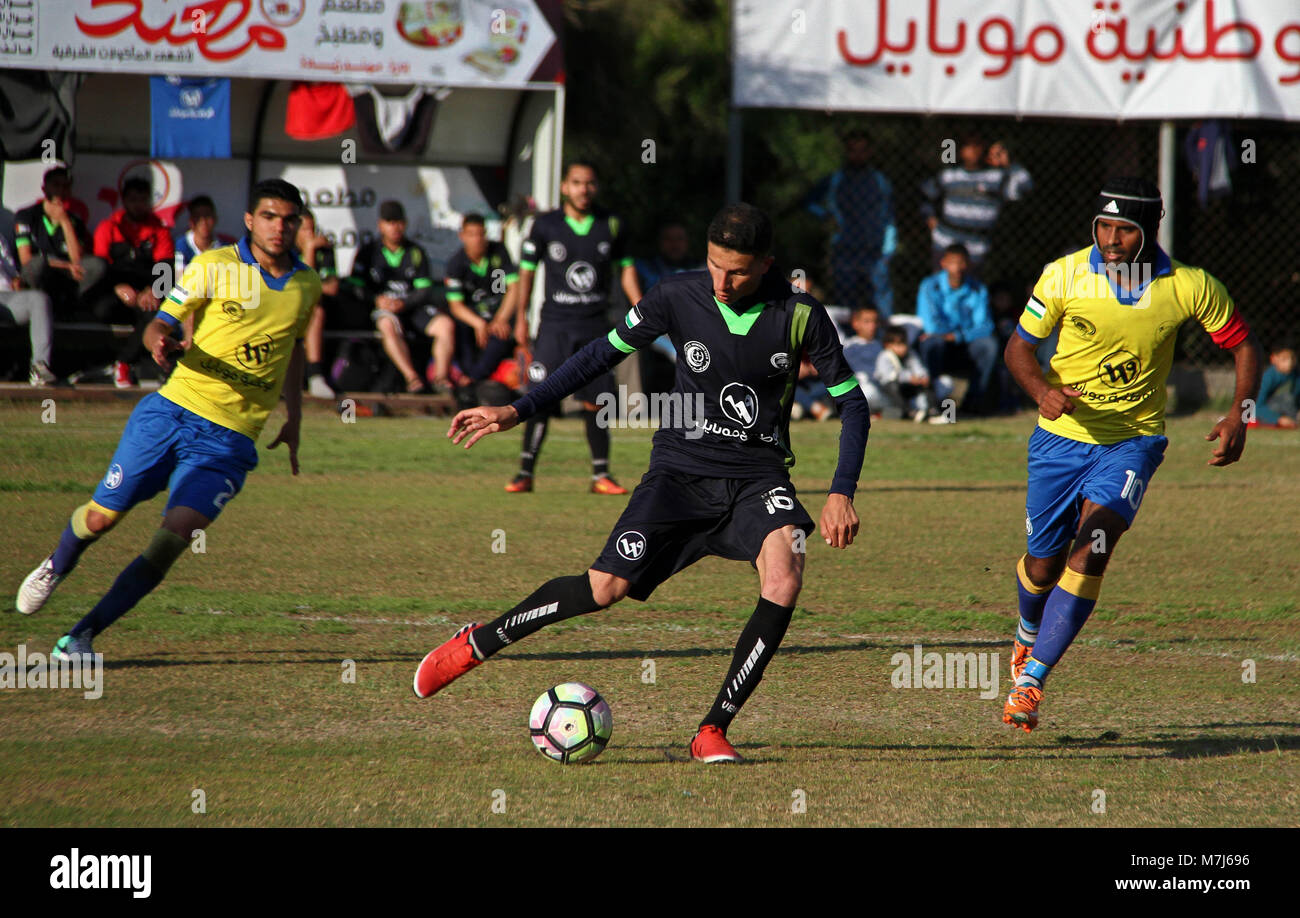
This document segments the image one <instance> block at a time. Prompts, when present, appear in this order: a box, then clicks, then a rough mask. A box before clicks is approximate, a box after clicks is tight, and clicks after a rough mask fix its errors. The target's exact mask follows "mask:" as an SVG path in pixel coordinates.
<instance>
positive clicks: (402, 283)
mask: <svg viewBox="0 0 1300 918" xmlns="http://www.w3.org/2000/svg"><path fill="white" fill-rule="evenodd" d="M348 283H350V284H352V285H354V286H355V287H357V288H358V292H360V293H362V294H364V295H365V296H366V297H367V299H370V300H373V299H374V298H375V297H377V296H380V295H381V294H388V295H389V296H394V297H397V298H398V299H399V300H401V301H402V302H404V303H406V305H407V306H424V305H427V304H429V303H432V302H433V298H434V281H433V275H432V274H431V273H430V268H429V256H428V255H427V254H425V251H424V249H422V248H420V247H419V246H418V245H416V244H415V243H414V242H411V241H410V240H409V239H403V240H402V245H401V247H400V248H399V249H398V250H397V251H396V252H390V251H389V250H388V249H386V248H385V247H384V244H383V243H382V242H380V241H379V240H378V239H375V240H372V241H370V242H367V243H366V244H365V245H363V246H362V247H361V248H360V249H358V250H357V257H356V259H355V260H354V261H353V262H352V274H351V275H350V276H349V277H348Z"/></svg>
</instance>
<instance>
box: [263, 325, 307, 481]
mask: <svg viewBox="0 0 1300 918" xmlns="http://www.w3.org/2000/svg"><path fill="white" fill-rule="evenodd" d="M306 354H307V352H306V349H305V348H304V346H303V343H302V342H301V341H296V342H294V345H293V353H292V354H291V355H290V357H289V369H288V371H287V372H286V373H285V378H284V390H283V392H284V407H285V412H286V413H287V414H288V417H287V418H286V419H285V422H284V426H283V427H281V428H280V432H279V433H278V434H276V437H275V439H274V440H272V441H271V442H270V443H268V444H267V445H266V448H267V449H275V448H276V447H277V446H279V445H280V444H281V443H283V444H284V445H285V446H287V447H289V468H290V469H292V471H293V474H295V475H297V474H298V436H299V431H300V429H301V427H302V379H303V371H304V370H305V369H306V367H307V356H306Z"/></svg>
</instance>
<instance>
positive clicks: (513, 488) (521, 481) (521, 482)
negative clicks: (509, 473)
mask: <svg viewBox="0 0 1300 918" xmlns="http://www.w3.org/2000/svg"><path fill="white" fill-rule="evenodd" d="M532 489H533V476H532V475H516V476H515V477H514V478H511V479H510V483H509V484H507V485H506V493H508V494H523V493H524V492H526V491H531V490H532Z"/></svg>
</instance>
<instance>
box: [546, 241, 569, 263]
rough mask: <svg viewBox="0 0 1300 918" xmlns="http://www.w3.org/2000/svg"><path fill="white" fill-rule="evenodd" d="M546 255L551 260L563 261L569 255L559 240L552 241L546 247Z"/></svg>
mask: <svg viewBox="0 0 1300 918" xmlns="http://www.w3.org/2000/svg"><path fill="white" fill-rule="evenodd" d="M546 257H547V258H549V259H550V260H551V261H564V259H566V258H568V257H569V252H568V250H567V249H565V248H564V244H563V243H560V242H552V243H551V244H550V245H548V246H547V247H546Z"/></svg>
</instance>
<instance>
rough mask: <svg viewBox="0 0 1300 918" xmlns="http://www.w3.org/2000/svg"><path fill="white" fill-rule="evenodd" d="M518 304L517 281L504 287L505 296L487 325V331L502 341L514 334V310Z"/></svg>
mask: <svg viewBox="0 0 1300 918" xmlns="http://www.w3.org/2000/svg"><path fill="white" fill-rule="evenodd" d="M518 304H519V281H512V282H511V283H509V284H507V285H506V295H505V296H504V297H502V298H501V305H500V306H499V307H497V311H496V314H495V315H494V316H492V321H491V322H490V323H489V324H488V329H489V330H490V331H491V332H492V334H494V335H496V336H497V337H498V338H500V339H501V340H502V341H504V340H506V339H507V338H509V337H510V335H511V334H513V332H514V317H515V308H516V307H517V306H518Z"/></svg>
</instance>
